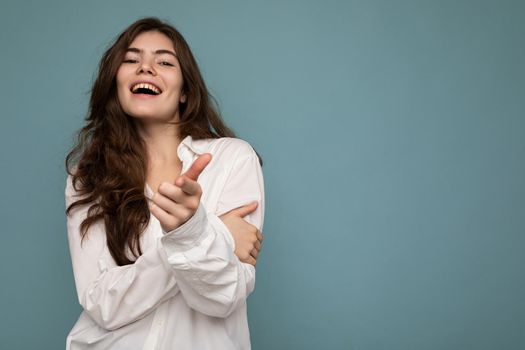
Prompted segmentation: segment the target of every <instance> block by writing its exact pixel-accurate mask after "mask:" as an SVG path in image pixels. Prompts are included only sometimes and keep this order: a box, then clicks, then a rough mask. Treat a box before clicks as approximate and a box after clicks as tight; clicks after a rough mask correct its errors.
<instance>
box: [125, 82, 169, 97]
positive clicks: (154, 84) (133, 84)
mask: <svg viewBox="0 0 525 350" xmlns="http://www.w3.org/2000/svg"><path fill="white" fill-rule="evenodd" d="M141 83H143V84H151V85H153V86H155V87H156V88H157V89H159V91H160V93H159V95H160V94H162V92H163V91H162V89H161V88H160V86H158V85H157V84H156V83H154V82H153V81H151V80H136V81H134V82H133V83H131V85H130V86H129V91H130V92H131V93H132V94H133V91H131V88H132V87H133V86H135V85H137V84H141ZM133 95H135V96H137V97H142V96H139V95H136V94H133ZM159 95H146V96H148V97H155V96H159Z"/></svg>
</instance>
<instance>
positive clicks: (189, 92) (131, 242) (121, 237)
mask: <svg viewBox="0 0 525 350" xmlns="http://www.w3.org/2000/svg"><path fill="white" fill-rule="evenodd" d="M147 31H158V32H160V33H163V34H165V35H166V36H167V37H168V38H170V39H171V41H172V42H173V46H174V49H175V52H176V53H177V56H178V60H179V65H180V67H181V70H182V77H183V88H182V89H183V91H184V93H185V94H186V96H187V97H186V101H185V103H182V104H180V105H179V112H180V120H179V121H176V122H175V124H178V129H179V137H180V139H181V140H182V139H183V138H184V137H186V136H187V135H191V137H192V138H193V139H196V140H198V139H204V138H219V137H235V134H234V132H233V131H232V130H231V129H230V128H228V127H227V126H226V125H225V123H224V122H223V120H222V119H221V117H220V115H219V113H218V112H217V108H216V107H215V106H216V103H215V100H214V99H213V97H212V96H211V95H210V94H209V92H208V90H207V88H206V85H205V83H204V80H203V78H202V76H201V73H200V71H199V68H198V66H197V62H196V61H195V58H194V57H193V54H192V52H191V50H190V48H189V46H188V44H187V42H186V40H185V39H184V38H183V37H182V35H181V34H180V33H179V32H178V31H177V30H176V29H175V28H174V27H173V26H172V25H170V24H168V23H165V22H162V21H161V20H159V19H158V18H155V17H148V18H142V19H139V20H138V21H136V22H134V23H133V24H131V25H130V26H129V27H128V28H126V29H125V30H124V31H123V32H122V33H121V34H120V35H119V36H118V37H117V38H116V39H115V40H114V42H113V43H112V45H111V46H110V47H109V48H108V49H107V51H106V52H105V53H104V55H103V56H102V59H101V60H100V63H99V66H98V75H97V78H96V80H95V82H94V84H93V87H92V89H91V97H90V102H89V111H88V114H87V117H86V119H85V120H86V122H87V123H86V125H85V126H84V127H83V128H81V129H80V130H79V131H78V133H77V134H76V144H75V146H74V147H73V149H72V150H71V151H70V152H69V153H68V155H67V157H66V161H65V162H66V169H67V173H68V174H69V175H71V176H72V181H73V187H74V188H75V190H76V191H77V192H78V195H79V196H81V197H82V199H80V200H77V201H75V202H73V203H72V204H70V205H69V207H68V208H67V209H66V215H69V212H70V211H71V210H72V209H73V208H74V207H76V206H80V205H85V204H91V206H90V207H89V210H88V215H87V217H86V219H85V220H84V221H83V222H82V224H81V226H80V232H81V235H82V240H83V239H84V238H85V236H86V234H87V232H88V229H89V227H90V226H91V225H92V224H94V223H95V222H96V221H98V220H104V224H105V229H106V237H107V245H108V248H109V251H110V253H111V256H112V257H113V258H114V259H115V261H116V263H117V264H118V265H119V266H122V265H127V264H132V263H133V262H134V260H133V259H135V260H136V258H138V257H139V256H140V255H142V250H141V246H140V236H141V234H142V233H143V231H144V230H145V228H146V227H147V225H148V223H149V219H150V211H149V208H148V204H147V199H146V196H145V194H144V186H145V182H146V171H147V169H148V155H147V149H146V144H145V142H144V140H143V139H142V138H141V137H140V136H139V133H138V131H137V128H136V126H135V123H134V122H133V120H132V117H130V116H129V115H127V114H126V113H125V112H124V111H123V109H122V107H121V105H120V103H119V100H118V96H117V85H116V75H117V71H118V69H119V66H120V64H121V63H122V61H123V59H124V55H125V51H126V49H127V48H128V47H129V46H130V44H131V42H132V41H133V40H134V39H135V37H137V35H139V34H140V33H143V32H147ZM72 169H74V171H73V170H72ZM77 182H80V184H81V186H80V188H79V189H77V185H76V184H77ZM128 250H129V251H130V252H131V254H132V255H133V256H132V257H130V256H129V254H127V251H128Z"/></svg>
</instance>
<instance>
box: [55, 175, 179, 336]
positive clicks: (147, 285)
mask: <svg viewBox="0 0 525 350" xmlns="http://www.w3.org/2000/svg"><path fill="white" fill-rule="evenodd" d="M74 196H75V190H74V188H73V185H72V181H71V175H68V179H67V184H66V190H65V197H66V207H67V206H69V204H71V203H72V202H73V201H74V200H76V198H75V197H74ZM88 208H89V205H82V206H77V207H75V208H74V209H72V210H71V212H70V214H69V215H68V217H67V232H68V242H69V249H70V255H71V260H72V264H73V274H74V277H75V285H76V289H77V295H78V300H79V303H80V305H81V306H82V307H83V308H84V310H85V311H86V312H87V313H88V314H89V315H90V316H91V317H92V318H93V319H94V320H95V321H96V322H97V323H98V324H99V325H100V326H101V327H103V328H105V329H108V330H113V329H117V328H119V327H122V326H124V325H126V324H129V323H131V322H134V321H136V320H138V319H140V318H142V317H144V316H146V315H147V314H148V313H150V312H151V311H153V310H154V309H155V308H156V307H157V306H158V305H159V304H161V303H162V302H164V301H165V300H167V299H169V298H171V297H173V296H174V295H176V294H177V293H178V292H179V289H178V286H177V283H176V280H175V276H174V274H173V270H172V268H171V266H170V265H169V263H168V262H167V258H166V256H165V252H164V249H163V248H162V246H161V242H160V240H156V243H155V244H153V245H152V246H151V247H149V248H148V249H147V250H146V251H144V252H143V254H142V255H141V256H140V257H139V258H138V259H137V260H136V261H135V263H133V264H130V265H125V266H117V265H116V263H115V261H114V259H113V258H112V257H111V255H110V253H109V250H108V248H107V246H106V231H105V228H104V224H103V222H96V223H95V224H93V225H92V226H91V227H90V228H89V229H88V232H87V236H86V237H85V238H84V240H83V241H81V236H80V224H81V223H82V221H83V220H84V219H85V218H86V215H87V212H88Z"/></svg>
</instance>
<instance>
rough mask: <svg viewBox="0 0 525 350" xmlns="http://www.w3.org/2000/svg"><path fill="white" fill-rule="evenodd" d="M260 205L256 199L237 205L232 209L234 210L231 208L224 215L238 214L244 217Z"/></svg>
mask: <svg viewBox="0 0 525 350" xmlns="http://www.w3.org/2000/svg"><path fill="white" fill-rule="evenodd" d="M258 206H259V203H258V202H257V201H255V202H252V203H249V204H246V205H243V206H242V207H237V208H235V209H232V210H230V211H229V212H227V213H225V214H223V215H226V214H232V215H235V216H238V217H240V218H243V217H245V216H246V215H248V214H251V213H253V212H254V211H255V209H257V207H258ZM221 216H222V215H221Z"/></svg>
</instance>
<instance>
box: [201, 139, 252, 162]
mask: <svg viewBox="0 0 525 350" xmlns="http://www.w3.org/2000/svg"><path fill="white" fill-rule="evenodd" d="M193 142H194V143H197V146H201V147H199V148H200V151H201V152H202V153H211V154H212V155H213V156H216V157H222V156H225V157H228V158H230V159H232V158H238V157H245V156H246V157H249V156H253V155H255V150H254V149H253V147H252V145H251V144H250V143H249V142H248V141H245V140H243V139H240V138H236V137H219V138H215V139H212V138H209V139H203V140H196V141H193Z"/></svg>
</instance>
